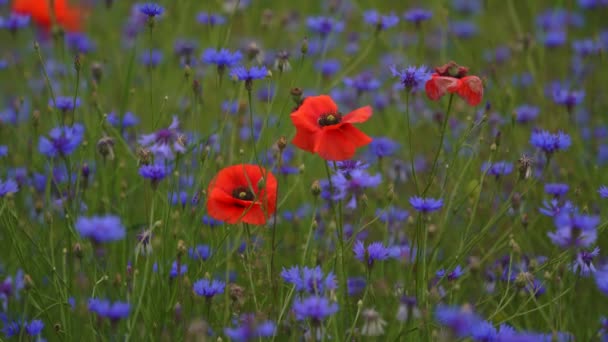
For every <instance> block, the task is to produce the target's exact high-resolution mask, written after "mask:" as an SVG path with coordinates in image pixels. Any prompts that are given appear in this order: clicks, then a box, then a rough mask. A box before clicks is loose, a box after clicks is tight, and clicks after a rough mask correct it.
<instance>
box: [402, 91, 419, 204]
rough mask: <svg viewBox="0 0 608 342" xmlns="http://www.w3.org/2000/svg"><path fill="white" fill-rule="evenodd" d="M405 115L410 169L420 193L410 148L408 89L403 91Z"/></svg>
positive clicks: (417, 192)
mask: <svg viewBox="0 0 608 342" xmlns="http://www.w3.org/2000/svg"><path fill="white" fill-rule="evenodd" d="M405 117H406V120H407V139H408V145H409V150H410V151H409V156H410V171H411V172H412V177H413V178H414V184H415V185H416V195H419V194H420V189H419V187H418V177H416V167H415V165H414V152H413V148H412V122H411V120H410V91H409V90H406V92H405Z"/></svg>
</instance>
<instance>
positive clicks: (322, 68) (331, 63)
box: [315, 59, 341, 77]
mask: <svg viewBox="0 0 608 342" xmlns="http://www.w3.org/2000/svg"><path fill="white" fill-rule="evenodd" d="M340 65H341V64H340V61H339V60H337V59H326V60H324V61H317V62H316V63H315V69H316V70H318V71H319V72H321V75H323V76H324V77H331V76H333V75H334V74H335V73H336V72H338V70H340Z"/></svg>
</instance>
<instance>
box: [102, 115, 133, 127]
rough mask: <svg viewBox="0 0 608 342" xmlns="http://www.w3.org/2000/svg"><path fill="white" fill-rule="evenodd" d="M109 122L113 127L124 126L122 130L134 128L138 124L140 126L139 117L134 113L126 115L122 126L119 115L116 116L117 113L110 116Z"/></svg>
mask: <svg viewBox="0 0 608 342" xmlns="http://www.w3.org/2000/svg"><path fill="white" fill-rule="evenodd" d="M107 120H108V122H109V123H110V125H112V126H114V127H121V126H122V128H129V127H133V126H136V125H137V124H139V118H138V117H137V115H135V114H133V113H132V112H126V113H125V115H124V116H123V118H122V125H121V122H120V117H119V116H118V115H116V113H114V112H112V113H110V114H108V117H107Z"/></svg>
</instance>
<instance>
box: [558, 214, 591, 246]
mask: <svg viewBox="0 0 608 342" xmlns="http://www.w3.org/2000/svg"><path fill="white" fill-rule="evenodd" d="M554 223H555V227H556V231H555V232H549V233H548V234H547V235H548V236H549V238H550V239H551V241H552V242H553V243H554V244H555V245H557V246H559V247H562V248H568V247H583V248H588V247H590V246H591V245H593V244H594V243H595V240H596V239H597V230H596V228H597V225H598V224H599V223H600V218H599V217H598V216H591V215H584V214H578V213H568V212H566V213H560V214H559V215H557V216H556V217H555V222H554Z"/></svg>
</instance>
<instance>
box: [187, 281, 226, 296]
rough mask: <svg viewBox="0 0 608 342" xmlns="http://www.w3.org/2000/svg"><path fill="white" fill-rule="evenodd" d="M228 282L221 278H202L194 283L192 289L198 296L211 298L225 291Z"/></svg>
mask: <svg viewBox="0 0 608 342" xmlns="http://www.w3.org/2000/svg"><path fill="white" fill-rule="evenodd" d="M225 288H226V283H224V282H223V281H220V280H209V279H200V280H198V281H196V282H195V283H194V285H192V291H194V293H195V294H196V295H197V296H201V297H205V298H207V299H211V298H213V297H214V296H216V295H218V294H222V293H224V289H225Z"/></svg>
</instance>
